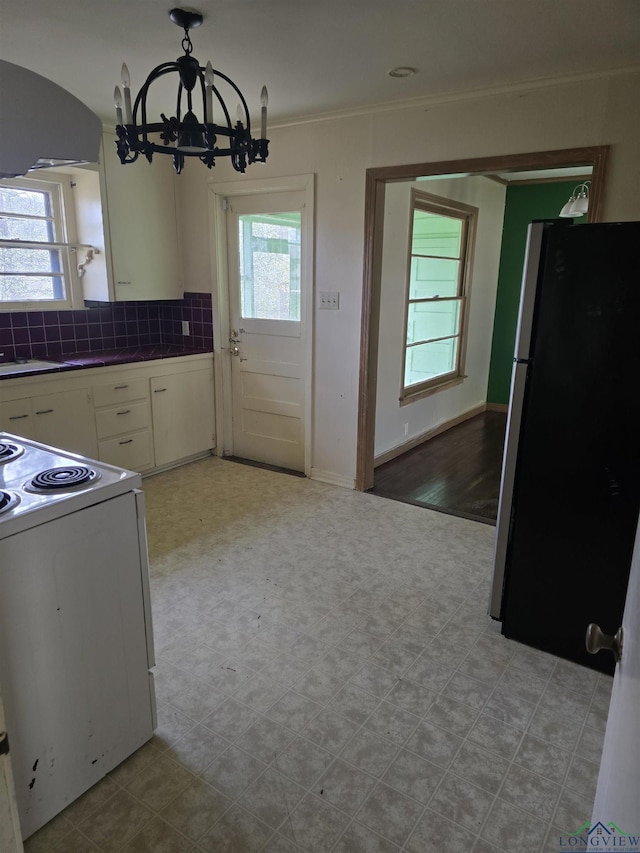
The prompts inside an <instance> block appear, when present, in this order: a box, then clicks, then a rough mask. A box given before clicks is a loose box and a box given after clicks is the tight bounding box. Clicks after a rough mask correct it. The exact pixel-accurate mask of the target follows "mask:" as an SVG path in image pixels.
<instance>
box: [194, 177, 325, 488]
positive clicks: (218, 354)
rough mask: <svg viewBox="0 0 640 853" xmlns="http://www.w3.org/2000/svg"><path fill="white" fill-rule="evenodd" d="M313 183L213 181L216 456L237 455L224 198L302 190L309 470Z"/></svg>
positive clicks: (307, 463) (307, 461) (307, 466)
mask: <svg viewBox="0 0 640 853" xmlns="http://www.w3.org/2000/svg"><path fill="white" fill-rule="evenodd" d="M314 185H315V175H313V174H307V175H289V176H284V177H282V178H262V179H260V178H259V179H257V180H239V181H229V182H225V183H215V182H214V180H213V179H212V180H210V181H209V184H208V188H209V194H208V202H209V223H210V230H211V232H212V233H213V236H214V239H213V240H212V241H211V243H210V247H211V271H212V277H213V282H212V304H213V351H214V359H213V370H214V377H215V401H216V435H217V442H216V445H217V446H216V451H215V452H216V454H217V455H218V456H228V455H231V454H232V453H233V430H232V413H233V405H232V398H231V359H230V358H229V356H228V350H229V344H228V340H229V337H230V327H229V274H228V269H227V218H226V213H225V209H224V201H225V199H229V198H233V197H234V196H243V195H258V194H260V193H277V192H302V193H304V196H305V210H306V211H307V215H305V216H303V217H302V235H301V237H302V245H303V247H306V249H304V248H303V253H302V268H301V274H302V276H301V277H302V281H303V282H305V283H306V287H305V288H303V291H302V297H301V306H300V307H301V314H300V320H301V322H302V336H303V341H304V343H303V351H304V363H303V389H304V419H305V429H304V473H305V474H306V475H307V477H309V476H310V474H311V465H312V460H311V448H312V447H313V442H312V429H313V420H312V414H313V407H312V393H311V392H312V377H313V331H314V329H313V306H314V304H315V282H314V277H313V272H314V269H315V251H314V223H315V206H314V188H315V187H314Z"/></svg>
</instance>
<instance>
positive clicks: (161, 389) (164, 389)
mask: <svg viewBox="0 0 640 853" xmlns="http://www.w3.org/2000/svg"><path fill="white" fill-rule="evenodd" d="M166 390H167V389H166V388H156V389H155V390H154V392H153V393H154V394H159V393H160V392H161V391H166Z"/></svg>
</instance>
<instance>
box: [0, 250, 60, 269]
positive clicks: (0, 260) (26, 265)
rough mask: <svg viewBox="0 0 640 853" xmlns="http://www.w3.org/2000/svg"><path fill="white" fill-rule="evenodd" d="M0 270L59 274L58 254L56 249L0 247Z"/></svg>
mask: <svg viewBox="0 0 640 853" xmlns="http://www.w3.org/2000/svg"><path fill="white" fill-rule="evenodd" d="M0 269H1V270H2V271H3V272H7V273H13V272H16V273H21V272H23V273H27V272H28V273H45V272H46V273H49V272H60V271H61V270H62V265H61V263H60V252H59V250H58V249H14V248H9V247H0Z"/></svg>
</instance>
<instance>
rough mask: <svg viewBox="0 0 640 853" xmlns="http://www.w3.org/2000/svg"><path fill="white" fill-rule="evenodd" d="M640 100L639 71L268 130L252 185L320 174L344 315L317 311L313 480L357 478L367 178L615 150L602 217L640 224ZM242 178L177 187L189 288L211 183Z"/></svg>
mask: <svg viewBox="0 0 640 853" xmlns="http://www.w3.org/2000/svg"><path fill="white" fill-rule="evenodd" d="M638 91H640V71H634V72H628V73H621V74H614V75H610V76H603V77H593V78H583V79H579V80H575V81H569V82H562V83H554V84H553V85H544V86H540V87H538V88H531V89H525V88H517V89H514V90H513V91H507V92H498V93H492V94H484V95H475V96H473V97H460V98H458V99H452V100H449V101H447V102H438V103H436V102H432V103H426V104H425V103H421V104H417V105H416V106H415V107H412V108H404V109H401V110H393V111H384V112H383V111H381V112H378V113H375V114H366V115H357V116H351V117H347V118H336V119H331V120H329V119H327V120H324V121H317V122H310V123H307V124H300V125H296V126H291V127H282V128H273V129H271V130H270V133H269V135H270V138H271V155H270V157H269V162H268V163H267V164H265V165H264V166H252V167H250V169H249V170H248V171H247V178H251V177H253V178H256V177H277V176H281V175H291V174H302V173H309V172H314V173H315V174H316V261H315V289H316V290H339V291H340V310H339V311H316V312H315V324H316V325H315V354H314V375H313V382H314V401H313V406H314V423H313V439H312V440H313V449H312V458H313V466H314V469H315V471H316V473H318V474H319V475H322V472H327V473H329V474H332V475H335V477H336V478H338V479H340V478H342V479H343V481H344V482H345V483H348V482H350V481H352V480H353V478H354V476H355V470H356V433H357V412H358V371H359V362H360V323H361V315H360V312H361V297H362V273H363V252H364V190H365V171H366V169H367V168H370V167H377V166H391V165H397V164H402V163H423V162H432V161H438V160H450V159H454V158H468V157H484V156H490V155H495V154H515V153H518V152H528V151H547V150H552V149H559V148H574V147H582V146H589V145H605V144H609V145H611V146H612V151H611V158H610V164H609V172H608V178H607V191H606V196H605V218H606V219H608V220H616V219H619V220H633V219H639V220H640V159H639V158H638V149H639V144H640V110H639V109H638ZM242 178H243V176H242V175H236V174H235V173H234V172H233V170H232V169H231V168H230V166H229V164H228V163H220V164H219V165H217V166H216V167H215V168H214V169H213V170H212V171H211V172H208V171H207V169H206V168H204V167H203V166H202V165H200V164H199V163H189V164H187V167H186V168H185V171H184V172H183V174H182V175H180V176H179V177H178V178H177V183H178V188H179V189H178V193H179V205H180V216H181V221H182V228H183V235H182V236H183V241H184V243H183V245H184V252H185V290H189V289H193V290H198V289H199V288H206V287H208V286H210V284H211V282H212V271H211V264H210V246H211V242H212V241H211V235H210V232H209V221H208V212H207V192H208V190H207V183H208V181H214V182H215V181H228V180H232V179H233V180H235V179H237V180H239V181H241V180H242ZM218 343H219V342H216V346H217V345H218Z"/></svg>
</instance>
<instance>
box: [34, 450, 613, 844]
mask: <svg viewBox="0 0 640 853" xmlns="http://www.w3.org/2000/svg"><path fill="white" fill-rule="evenodd" d="M144 490H145V493H146V500H147V522H148V537H149V550H150V560H151V584H152V598H153V613H154V631H155V642H156V657H157V669H156V675H155V683H156V692H157V699H158V728H157V731H156V733H155V735H154V737H153V739H152V740H151V741H150V742H149V743H148V744H146V745H145V746H143V747H142V748H141V749H140V750H139V751H138V752H136V753H135V754H134V755H132V756H131V757H130V758H129V759H127V760H126V761H125V762H124V763H123V764H121V765H120V766H119V767H117V768H115V769H114V770H113V771H112V772H111V773H110V774H109V775H108V776H107V777H106V778H104V779H103V780H102V781H101V782H99V783H98V784H97V785H96V786H95V787H94V788H92V789H91V790H90V791H88V792H87V793H86V794H85V795H83V796H82V797H80V799H78V800H76V801H75V802H74V803H72V804H71V805H70V806H69V807H68V808H67V809H66V810H65V811H64V812H63V813H62V814H60V815H58V816H57V817H56V818H55V819H54V820H52V821H51V822H50V823H49V824H47V825H46V826H45V827H43V828H42V829H41V830H40V831H39V832H38V833H36V834H35V835H34V836H32V837H31V838H30V839H29V840H28V841H27V842H26V844H25V849H26V851H27V853H42V851H47V853H48V851H56V853H58V852H60V853H97V851H101V853H195V851H209V853H254V851H255V853H258V851H262V853H397V851H401V850H402V851H407V853H435V851H438V853H449V852H450V851H451V853H452V852H453V851H456V853H467V851H468V853H495V851H504V852H505V853H507V851H509V853H510V851H513V850H524V849H526V850H527V851H530V853H534V851H540V853H550V851H558V850H559V836H560V835H564V834H566V833H568V832H572V831H575V830H577V829H578V828H579V827H580V826H581V825H582V824H583V823H584V821H586V820H589V819H590V817H591V806H592V801H593V795H594V788H595V782H596V777H597V771H598V762H599V757H600V751H601V746H602V739H603V733H604V726H605V721H606V715H607V710H608V702H609V695H610V689H611V679H610V678H607V677H606V676H603V675H600V674H597V673H595V672H593V671H591V670H588V669H584V668H582V667H579V666H576V665H573V664H571V663H567V662H566V661H562V660H560V659H557V658H554V657H553V656H550V655H548V654H543V653H541V652H539V651H536V650H534V649H531V648H528V647H526V646H522V645H519V644H517V643H515V642H512V641H509V640H507V639H505V638H504V637H502V636H501V634H500V632H499V626H498V625H497V624H496V623H494V622H492V621H491V620H490V619H489V618H488V617H487V615H486V604H487V599H488V590H489V577H490V565H491V558H492V546H493V537H494V530H493V528H491V527H488V526H487V525H484V524H479V523H476V522H473V521H469V520H466V519H462V518H456V517H453V516H448V515H444V514H442V513H439V512H431V511H429V510H425V509H422V508H418V507H415V506H411V505H408V504H403V503H398V502H396V501H391V500H387V499H385V498H380V497H377V496H375V495H370V494H363V493H359V492H353V491H349V490H346V489H340V488H338V487H335V486H329V485H324V484H321V483H317V482H313V481H309V480H304V479H299V478H295V477H290V476H287V475H286V474H280V473H274V472H272V471H267V470H261V469H257V468H251V467H248V466H245V465H237V464H234V463H232V462H228V461H224V460H221V459H217V458H213V457H212V458H208V459H205V460H201V461H198V462H195V463H192V464H190V465H186V466H183V467H181V468H178V469H175V470H173V471H170V472H167V473H163V474H159V475H156V476H154V477H150V478H148V479H146V480H145V481H144Z"/></svg>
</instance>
